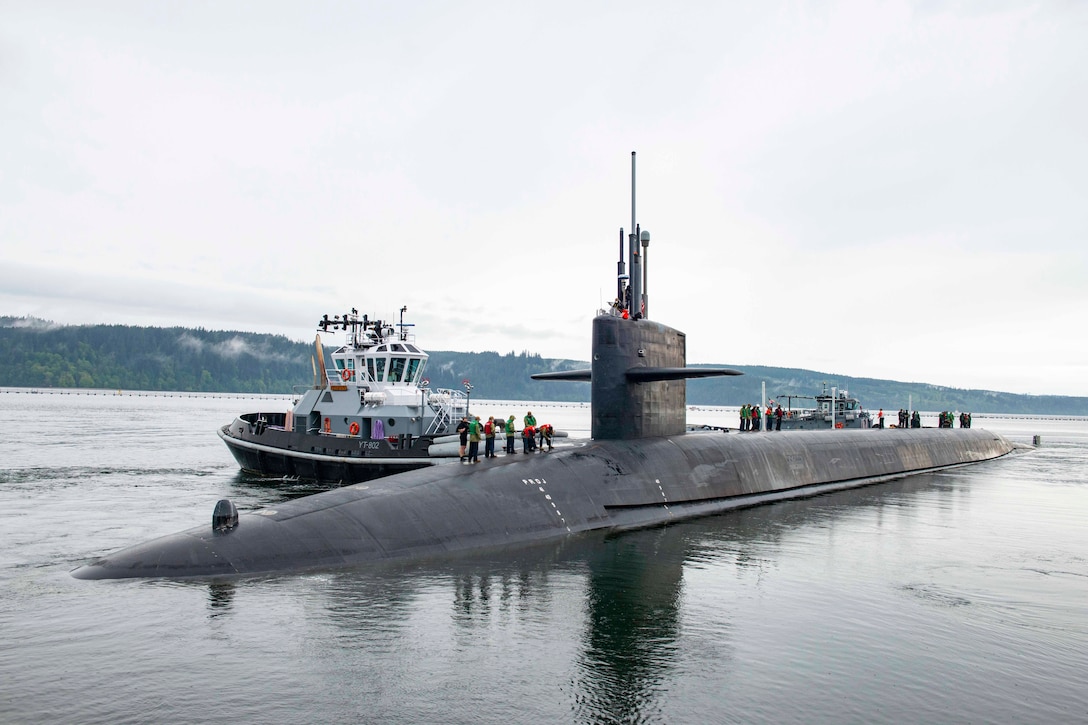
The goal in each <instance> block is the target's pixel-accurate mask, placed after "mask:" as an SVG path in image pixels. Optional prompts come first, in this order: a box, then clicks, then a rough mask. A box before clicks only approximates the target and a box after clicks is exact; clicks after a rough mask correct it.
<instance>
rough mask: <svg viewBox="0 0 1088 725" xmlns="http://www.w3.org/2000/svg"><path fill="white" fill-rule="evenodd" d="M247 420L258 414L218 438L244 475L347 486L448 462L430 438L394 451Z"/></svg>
mask: <svg viewBox="0 0 1088 725" xmlns="http://www.w3.org/2000/svg"><path fill="white" fill-rule="evenodd" d="M281 417H282V414H281ZM248 418H253V419H254V420H255V419H256V416H253V415H247V416H245V417H244V418H243V417H239V418H237V419H235V421H234V422H233V423H231V424H230V425H225V426H223V427H222V428H220V429H219V437H220V438H222V439H223V442H224V443H225V444H226V445H227V449H228V450H229V451H230V452H231V454H232V455H233V456H234V459H235V460H236V461H237V462H238V466H239V467H240V468H241V469H242V470H243V471H244V472H246V473H249V474H252V475H254V476H260V477H263V478H275V479H290V480H296V479H297V480H300V481H313V482H317V483H327V484H335V485H347V484H352V483H364V482H366V481H372V480H374V479H376V478H382V477H385V476H391V475H393V474H397V473H404V472H405V471H414V470H416V469H419V468H426V467H429V466H434V465H439V464H443V463H448V462H449V461H450V459H449V458H432V457H431V456H430V455H429V453H428V449H429V447H430V444H431V439H430V438H415V439H413V440H411V441H403V444H404V447H394V446H393V445H391V444H390V443H389V442H388V441H385V440H382V441H372V440H367V439H362V438H359V437H349V436H335V435H323V434H320V433H298V432H293V431H286V430H283V429H282V428H278V427H270V426H258V425H255V424H253V423H250V422H249V421H248V420H246V419H248ZM401 442H402V441H398V443H401Z"/></svg>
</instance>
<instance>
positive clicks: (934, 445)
mask: <svg viewBox="0 0 1088 725" xmlns="http://www.w3.org/2000/svg"><path fill="white" fill-rule="evenodd" d="M1012 449H1013V447H1012V445H1011V444H1010V443H1009V442H1008V441H1007V440H1006V439H1005V438H1003V437H1002V436H1000V435H997V434H994V433H991V432H988V431H985V430H982V429H967V430H963V429H960V430H940V429H914V430H883V431H882V430H869V431H850V430H840V431H798V432H794V433H790V434H788V435H778V434H753V435H727V434H722V433H718V432H706V433H689V434H686V435H681V436H671V437H658V438H643V439H638V440H633V441H619V440H605V441H590V442H586V443H585V444H584V445H576V446H574V447H571V448H567V449H563V450H556V451H553V452H551V453H542V454H538V455H535V456H532V457H528V458H522V459H517V460H509V461H507V460H506V459H496V460H494V461H492V462H488V463H486V464H484V465H482V466H458V465H453V466H437V467H432V468H427V469H421V470H417V471H410V472H407V473H403V474H400V475H397V476H392V477H388V478H382V479H377V480H374V481H371V482H369V483H368V484H356V485H353V486H348V487H345V488H339V489H335V490H332V491H327V492H324V493H320V494H316V495H313V496H308V497H305V498H301V499H296V500H293V501H288V502H285V503H283V504H280V505H277V506H276V507H275V508H269V509H263V510H259V511H256V512H254V513H249V514H243V515H242V516H240V517H239V520H238V524H237V525H236V526H235V528H233V529H231V530H228V531H213V529H212V527H211V526H210V525H205V526H200V527H196V528H193V529H189V530H188V531H183V532H181V533H177V534H173V535H170V536H166V537H163V538H160V539H156V540H154V541H150V542H147V543H144V544H140V545H137V546H133V547H130V548H127V549H123V550H121V551H119V552H116V553H114V554H111V555H109V556H106V557H104V558H101V559H98V560H96V561H93V562H91V563H89V564H87V565H85V566H82V567H80V568H78V569H76V570H75V571H74V572H73V576H75V577H77V578H80V579H115V578H129V577H164V578H187V577H219V576H236V575H246V574H260V573H266V572H273V571H283V570H292V571H304V570H309V569H325V568H341V567H351V566H359V565H365V564H367V563H371V562H378V561H382V560H387V559H397V558H410V557H414V558H419V557H435V556H443V555H447V554H451V553H456V552H463V551H470V550H476V549H484V548H493V547H502V546H510V545H517V544H525V543H531V542H534V541H541V540H545V539H553V538H557V537H564V536H570V535H573V534H577V533H579V532H584V531H590V530H597V529H629V528H638V527H646V526H656V525H660V524H665V523H668V522H671V521H676V520H680V519H684V518H691V517H695V516H705V515H710V514H715V513H720V512H722V511H728V510H731V509H736V508H741V507H746V506H753V505H759V504H762V503H768V502H771V501H776V500H782V499H786V498H797V497H804V496H813V495H818V494H820V493H825V492H829V491H833V490H838V489H843V488H851V487H857V486H864V485H869V484H872V483H877V482H880V481H885V480H888V479H890V478H895V477H899V476H903V475H908V474H911V473H920V472H923V471H930V470H934V469H939V468H947V467H950V466H958V465H963V464H968V463H977V462H980V461H985V460H990V459H994V458H998V457H1001V456H1003V455H1006V454H1007V453H1009V452H1011V451H1012Z"/></svg>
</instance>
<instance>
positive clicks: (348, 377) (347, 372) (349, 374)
mask: <svg viewBox="0 0 1088 725" xmlns="http://www.w3.org/2000/svg"><path fill="white" fill-rule="evenodd" d="M353 375H354V373H353V372H352V371H351V369H350V368H344V369H343V370H342V371H340V377H342V378H343V379H344V380H345V381H347V380H351V378H352V376H353Z"/></svg>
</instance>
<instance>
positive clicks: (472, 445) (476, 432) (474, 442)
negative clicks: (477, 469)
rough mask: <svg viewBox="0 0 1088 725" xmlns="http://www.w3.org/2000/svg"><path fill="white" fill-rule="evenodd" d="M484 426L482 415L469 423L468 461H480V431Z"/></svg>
mask: <svg viewBox="0 0 1088 725" xmlns="http://www.w3.org/2000/svg"><path fill="white" fill-rule="evenodd" d="M482 430H483V426H482V425H480V416H478V415H477V416H476V417H475V418H473V419H472V421H471V422H469V424H468V462H469V463H479V462H480V433H481V432H482Z"/></svg>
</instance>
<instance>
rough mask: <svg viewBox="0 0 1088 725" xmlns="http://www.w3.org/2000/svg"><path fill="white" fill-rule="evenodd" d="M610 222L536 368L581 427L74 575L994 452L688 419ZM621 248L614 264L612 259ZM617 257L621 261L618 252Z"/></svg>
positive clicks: (304, 552) (418, 552) (323, 548)
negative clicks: (555, 439)
mask: <svg viewBox="0 0 1088 725" xmlns="http://www.w3.org/2000/svg"><path fill="white" fill-rule="evenodd" d="M635 219H636V218H635V154H634V152H632V154H631V227H630V230H631V231H630V233H629V234H628V235H627V236H626V240H627V250H626V255H625V250H624V240H625V235H624V232H623V230H621V231H620V260H619V263H618V264H617V275H616V279H617V282H616V283H617V287H616V289H617V296H616V301H615V303H613V305H612V306H611V307H610V308H609V309H607V310H599V311H598V314H597V315H596V316H595V317H594V319H593V323H592V340H591V367H590V368H588V369H585V370H571V371H558V372H551V373H540V374H537V375H534V376H532V377H534V378H536V379H541V380H547V379H552V380H581V381H585V382H588V383H589V384H590V385H591V416H592V418H591V438H590V439H587V440H586V441H584V442H580V443H579V444H578V445H573V446H568V447H564V448H562V449H556V450H555V451H551V452H548V453H542V454H537V455H532V456H518V457H516V458H497V459H491V460H490V461H489V462H487V463H486V464H485V465H481V466H458V465H447V466H432V467H428V468H422V469H417V470H412V471H407V472H404V473H398V474H395V475H391V476H387V477H383V478H377V479H373V480H370V481H366V482H363V483H356V484H353V485H349V486H345V487H342V488H337V489H333V490H330V491H325V492H321V493H317V494H313V495H310V496H306V497H302V498H297V499H293V500H290V501H285V502H282V503H278V504H275V505H273V506H270V507H267V508H263V509H259V510H256V511H252V512H249V513H242V514H239V512H238V511H237V509H236V508H235V506H234V504H233V503H231V502H230V501H229V500H228V499H223V500H221V501H219V502H218V503H217V504H216V505H215V508H214V511H213V515H212V521H211V523H210V524H209V523H204V524H203V525H200V526H196V527H194V528H191V529H188V530H186V531H181V532H179V533H175V534H170V535H167V536H163V537H161V538H158V539H154V540H152V541H149V542H146V543H140V544H136V545H134V546H130V547H128V548H125V549H121V550H120V551H117V552H115V553H112V554H108V555H106V556H104V557H101V558H98V559H95V560H93V561H90V562H88V563H86V564H84V565H82V566H80V567H78V568H76V569H75V570H73V571H72V572H71V574H72V576H74V577H76V578H77V579H122V578H141V577H142V578H166V579H186V578H213V579H216V578H221V577H238V576H246V575H260V574H267V573H275V572H303V571H310V570H322V569H340V568H348V567H354V566H362V565H367V564H371V563H377V562H382V561H387V560H393V559H410V558H417V559H423V558H434V557H443V556H451V555H457V554H459V553H465V552H471V551H477V550H482V549H487V548H500V547H510V546H519V545H528V544H532V543H534V542H542V541H547V540H553V539H558V538H561V537H570V536H577V535H578V534H580V533H584V532H588V531H600V530H605V531H623V530H628V529H636V528H643V527H651V526H660V525H665V524H668V523H670V522H674V521H679V520H682V519H688V518H694V517H700V516H708V515H714V514H720V513H723V512H727V511H730V510H734V509H738V508H743V507H749V506H756V505H761V504H767V503H772V502H775V501H780V500H785V499H793V498H801V497H806V496H816V495H820V494H823V493H828V492H832V491H837V490H842V489H847V488H854V487H859V486H865V485H872V484H876V483H880V482H884V481H889V480H892V479H896V478H901V477H903V476H906V475H910V474H914V473H922V472H926V471H933V470H937V469H942V468H949V467H953V466H961V465H966V464H972V463H978V462H981V461H987V460H992V459H996V458H1000V457H1001V456H1005V455H1007V454H1009V453H1010V452H1012V450H1013V446H1012V445H1011V444H1010V443H1009V441H1007V440H1006V439H1005V438H1004V437H1002V436H1000V435H998V434H995V433H992V432H988V431H986V430H984V429H932V428H920V429H841V430H834V429H833V430H811V431H805V430H801V431H794V432H790V433H788V434H786V433H773V432H765V433H759V432H750V433H724V432H722V431H720V430H710V431H695V432H692V431H688V430H687V421H686V384H685V381H686V380H687V379H690V378H696V377H707V376H718V375H739V374H740V373H739V372H738V371H736V370H732V369H729V368H718V367H714V368H703V367H700V368H689V367H687V364H686V337H685V334H684V333H683V332H681V331H679V330H676V329H673V328H671V327H668V326H666V325H664V324H662V323H660V322H657V321H654V320H652V319H650V317H649V315H648V296H647V295H646V293H645V285H646V274H645V273H646V264H645V257H646V253H647V251H648V246H649V240H650V236H649V234H648V233H647V232H645V231H643V230H641V228H640V226H639V225H638V224H636V221H635ZM625 258H626V260H627V264H625ZM628 265H629V267H630V273H629V274H628V273H627V267H628Z"/></svg>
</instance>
